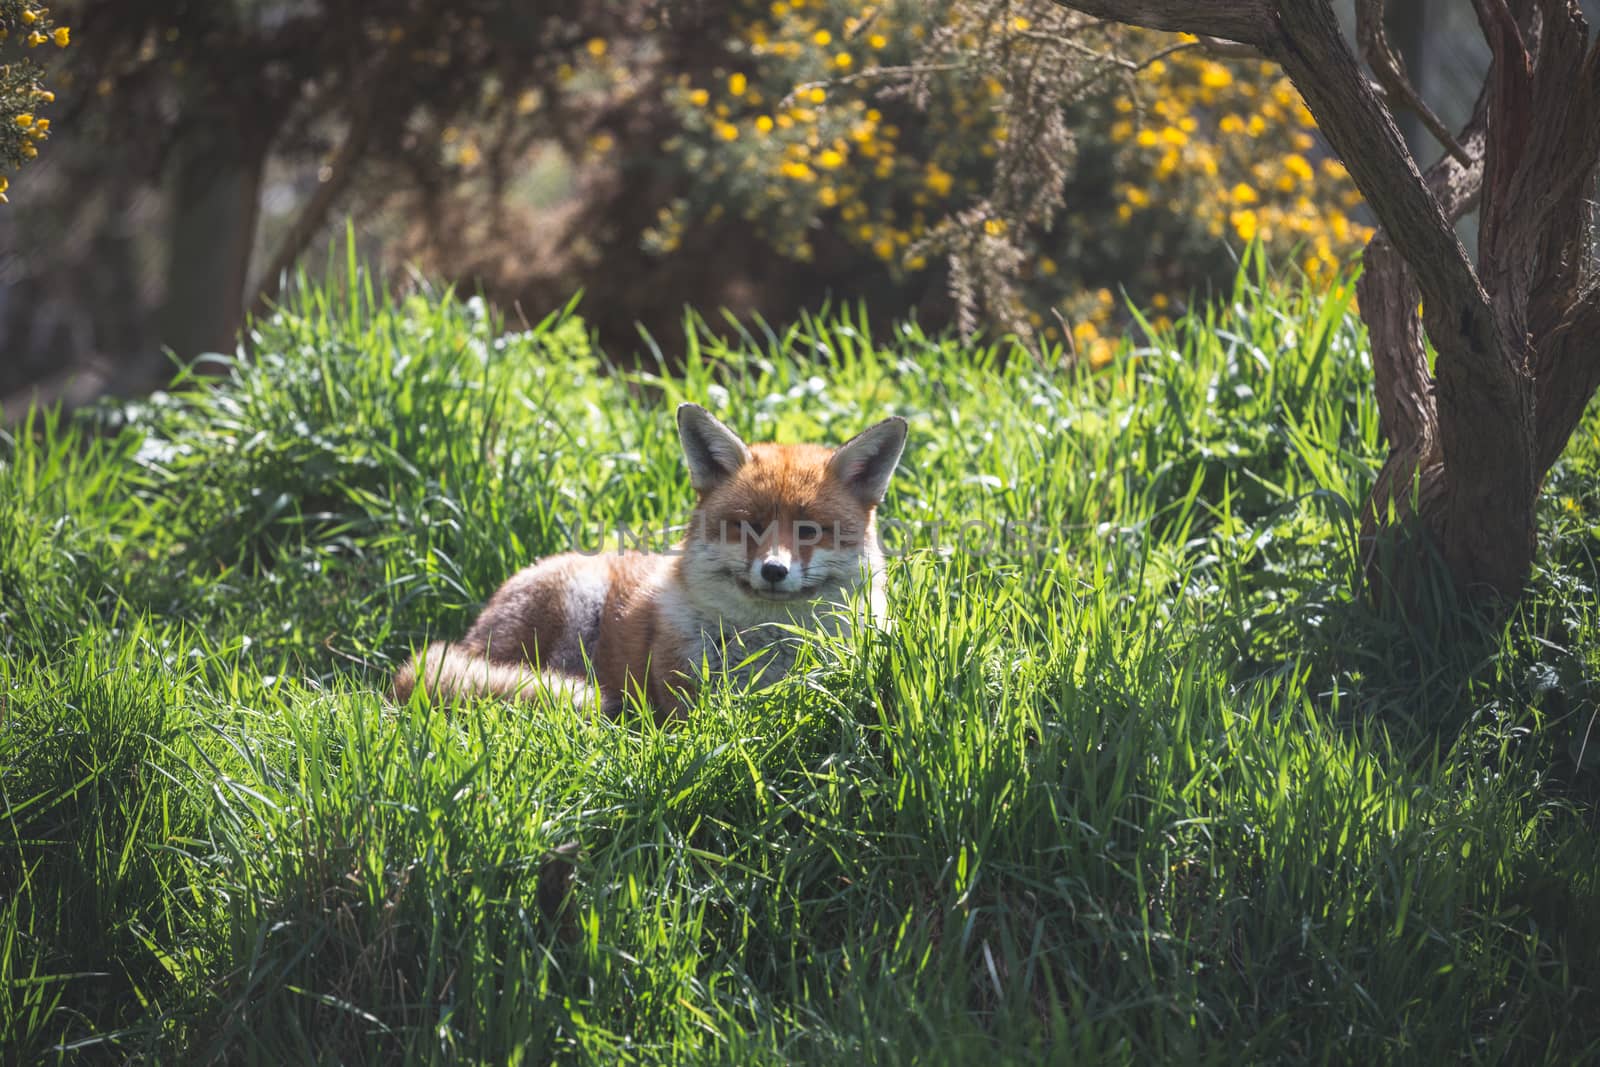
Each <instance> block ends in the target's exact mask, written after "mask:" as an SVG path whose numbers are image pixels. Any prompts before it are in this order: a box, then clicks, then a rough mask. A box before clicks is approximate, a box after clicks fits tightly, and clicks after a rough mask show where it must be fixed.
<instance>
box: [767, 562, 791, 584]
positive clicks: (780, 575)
mask: <svg viewBox="0 0 1600 1067" xmlns="http://www.w3.org/2000/svg"><path fill="white" fill-rule="evenodd" d="M761 577H763V578H765V579H766V580H767V581H769V582H771V583H772V584H773V585H777V584H778V583H779V582H781V581H783V580H784V579H785V578H787V577H789V568H788V567H786V566H784V565H783V564H782V563H779V562H778V561H777V560H773V559H769V560H767V561H766V562H765V563H763V564H762V565H761Z"/></svg>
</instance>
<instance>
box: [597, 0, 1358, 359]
mask: <svg viewBox="0 0 1600 1067" xmlns="http://www.w3.org/2000/svg"><path fill="white" fill-rule="evenodd" d="M726 34H727V36H726V39H725V41H724V42H723V46H724V51H725V62H723V63H721V64H718V65H715V66H713V67H712V68H711V69H709V70H707V71H704V72H699V76H696V75H691V74H689V73H684V74H682V75H680V76H679V78H678V85H677V92H676V94H675V96H674V102H675V103H676V105H677V108H678V111H679V115H680V117H681V121H682V123H683V132H682V133H681V134H680V135H678V136H675V137H673V138H671V139H670V140H669V141H668V142H667V147H668V148H669V150H670V151H671V153H672V155H671V158H672V159H673V160H674V162H675V163H676V164H677V165H678V166H679V167H680V168H681V169H682V171H683V173H684V175H685V176H686V179H687V180H686V182H685V186H684V189H683V191H682V194H681V195H680V196H678V197H677V198H676V199H675V200H673V201H672V202H671V203H670V204H669V205H666V206H664V207H663V209H662V211H661V217H660V221H659V223H658V224H657V225H656V226H655V227H654V228H652V230H651V231H650V232H649V233H648V234H647V235H646V247H647V248H650V249H652V250H655V251H657V252H663V251H670V250H671V249H672V248H674V247H676V245H677V244H678V242H679V241H680V239H681V235H682V233H683V231H684V230H685V229H686V228H688V227H692V226H695V225H698V224H700V223H701V221H702V220H713V221H714V220H716V219H717V218H718V217H719V216H720V215H721V214H722V213H724V212H729V213H734V214H737V215H738V216H739V217H740V218H741V219H742V220H744V221H745V222H748V223H753V224H754V225H755V226H756V228H757V230H758V231H759V232H760V233H761V234H763V235H764V236H765V237H766V238H767V239H768V240H770V241H771V243H772V245H773V246H774V249H775V251H776V252H777V253H778V254H780V255H782V256H785V257H787V258H790V259H792V260H795V261H798V262H809V261H811V260H813V259H814V258H815V257H816V256H817V254H818V252H817V249H818V246H819V243H822V242H835V243H838V242H842V243H843V244H844V245H846V246H847V247H848V248H850V249H851V250H852V251H854V252H856V253H858V254H859V255H860V256H861V257H863V258H866V259H869V260H872V261H876V262H877V263H878V264H881V269H882V270H883V271H884V272H886V273H887V274H888V275H889V276H890V278H892V279H894V280H895V281H896V282H905V283H909V282H913V281H914V280H915V279H916V278H918V277H922V276H926V275H927V273H928V272H930V271H934V270H936V269H937V268H938V267H939V266H941V265H947V266H948V279H949V286H950V289H951V292H952V294H953V296H954V298H955V302H956V305H957V310H958V314H959V318H960V321H961V324H962V326H963V327H964V328H965V329H969V330H970V329H972V328H973V327H975V326H976V325H978V323H979V321H980V319H981V318H987V320H988V321H989V322H990V323H996V324H999V325H1001V326H1004V327H1006V328H1009V329H1011V330H1013V331H1016V332H1019V333H1023V334H1034V335H1039V334H1042V335H1043V336H1044V337H1045V338H1051V339H1053V338H1058V337H1059V336H1060V331H1061V327H1062V326H1065V325H1066V324H1067V323H1076V326H1075V327H1074V328H1073V329H1072V331H1071V332H1072V333H1073V334H1074V337H1073V340H1074V342H1076V343H1077V345H1078V347H1085V348H1087V354H1088V355H1089V357H1090V358H1091V360H1093V361H1101V360H1103V359H1105V358H1106V357H1107V356H1108V354H1109V352H1110V344H1109V342H1107V341H1106V340H1104V339H1103V338H1102V337H1101V329H1102V328H1103V327H1104V325H1105V323H1106V319H1107V317H1108V316H1109V314H1110V313H1111V310H1112V307H1113V305H1114V301H1113V299H1112V296H1111V293H1110V292H1109V290H1108V289H1107V286H1112V285H1119V286H1121V287H1123V288H1125V289H1126V290H1127V291H1128V292H1129V293H1130V294H1132V295H1133V296H1134V297H1135V298H1136V299H1138V300H1140V301H1151V302H1155V303H1156V304H1157V305H1158V307H1159V305H1160V304H1161V303H1163V302H1164V300H1165V299H1167V298H1170V297H1172V296H1183V295H1184V294H1185V293H1186V292H1187V291H1189V290H1191V289H1193V288H1195V287H1197V286H1200V285H1202V284H1203V283H1205V282H1206V281H1207V280H1209V279H1211V278H1214V277H1216V276H1217V275H1218V273H1219V271H1226V270H1229V269H1231V267H1230V265H1229V264H1228V263H1227V262H1226V261H1225V260H1222V261H1220V262H1219V256H1218V252H1219V251H1220V250H1221V249H1222V247H1223V241H1222V239H1224V238H1231V239H1233V240H1235V241H1237V242H1240V243H1243V242H1248V241H1250V240H1252V239H1253V238H1255V237H1257V236H1259V237H1260V238H1261V239H1262V240H1263V242H1265V243H1266V244H1267V245H1268V247H1270V248H1272V249H1273V250H1274V251H1276V252H1278V253H1279V254H1280V255H1290V254H1292V255H1294V257H1295V258H1296V259H1297V260H1298V261H1299V262H1300V263H1301V264H1302V265H1303V266H1304V269H1305V270H1306V271H1307V272H1308V273H1309V274H1311V275H1312V277H1313V278H1317V277H1323V278H1325V277H1328V276H1330V275H1331V273H1332V271H1333V269H1334V268H1335V266H1336V265H1337V263H1338V262H1339V261H1340V258H1341V257H1343V256H1345V255H1348V254H1349V253H1351V252H1353V251H1354V250H1355V249H1357V248H1358V247H1359V246H1360V245H1361V244H1362V243H1364V242H1365V240H1366V239H1367V237H1368V236H1370V231H1369V230H1368V229H1367V228H1366V227H1364V226H1362V225H1359V224H1357V223H1355V222H1353V221H1352V220H1351V218H1350V217H1349V214H1348V212H1349V211H1351V210H1352V209H1353V208H1354V207H1355V206H1356V205H1357V204H1359V203H1360V196H1359V193H1357V192H1356V191H1355V189H1354V186H1353V184H1352V183H1351V182H1350V180H1349V177H1348V175H1347V174H1346V173H1345V171H1344V169H1343V168H1342V167H1341V166H1340V165H1339V164H1338V163H1337V162H1336V161H1334V160H1332V159H1324V160H1323V162H1322V163H1320V164H1317V163H1314V162H1313V161H1312V160H1313V159H1315V158H1316V156H1317V142H1316V138H1315V135H1314V134H1315V128H1316V123H1315V121H1314V119H1313V118H1312V116H1311V114H1310V112H1309V111H1308V110H1307V109H1306V107H1305V105H1304V104H1303V103H1302V102H1301V100H1300V98H1299V96H1298V94H1297V93H1296V92H1295V91H1294V89H1293V87H1292V86H1291V85H1290V83H1289V81H1288V79H1287V78H1285V77H1283V76H1282V75H1281V73H1280V72H1279V70H1278V68H1277V67H1276V66H1275V65H1274V64H1269V63H1263V62H1258V61H1234V60H1226V59H1218V58H1214V57H1213V56H1212V55H1211V54H1210V53H1209V52H1208V50H1207V48H1206V47H1205V46H1204V45H1203V44H1202V42H1200V41H1197V40H1196V39H1194V38H1192V37H1172V36H1170V35H1161V34H1154V33H1149V32H1145V31H1137V30H1132V29H1128V28H1125V27H1119V26H1112V25H1107V24H1104V23H1101V22H1098V21H1096V20H1092V19H1088V18H1086V17H1084V16H1082V15H1079V14H1077V13H1075V12H1069V11H1065V10H1063V9H1061V8H1058V7H1056V6H1055V5H1052V4H1049V3H1045V2H1032V0H1027V2H1016V0H998V2H997V0H976V2H974V0H957V2H953V3H942V4H933V5H926V4H913V3H909V2H901V3H885V4H880V5H869V6H866V7H862V6H861V5H860V4H856V3H846V2H837V0H793V2H791V0H776V2H773V3H770V4H768V3H760V4H737V5H733V9H732V11H731V12H730V16H729V18H728V22H727V27H726ZM598 54H600V55H604V54H605V52H604V50H603V49H600V50H598Z"/></svg>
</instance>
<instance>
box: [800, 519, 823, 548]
mask: <svg viewBox="0 0 1600 1067" xmlns="http://www.w3.org/2000/svg"><path fill="white" fill-rule="evenodd" d="M794 536H795V540H797V541H807V542H811V543H815V542H817V541H820V540H822V527H821V526H820V525H819V524H817V523H814V522H812V521H811V520H809V519H801V520H800V521H799V522H797V523H795V524H794Z"/></svg>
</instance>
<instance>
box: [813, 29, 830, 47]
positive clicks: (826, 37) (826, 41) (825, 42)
mask: <svg viewBox="0 0 1600 1067" xmlns="http://www.w3.org/2000/svg"><path fill="white" fill-rule="evenodd" d="M811 43H812V44H814V45H816V46H817V47H818V48H826V47H828V46H829V45H830V44H832V43H833V34H831V33H829V32H828V31H827V30H818V31H817V32H816V33H813V34H812V35H811Z"/></svg>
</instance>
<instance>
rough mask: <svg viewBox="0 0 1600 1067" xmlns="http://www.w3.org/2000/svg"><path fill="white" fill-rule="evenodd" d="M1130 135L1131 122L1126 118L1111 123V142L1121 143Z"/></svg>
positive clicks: (1131, 130)
mask: <svg viewBox="0 0 1600 1067" xmlns="http://www.w3.org/2000/svg"><path fill="white" fill-rule="evenodd" d="M1132 136H1133V123H1131V122H1129V121H1128V120H1127V119H1118V120H1117V121H1116V122H1113V123H1112V124H1111V140H1112V142H1113V143H1115V144H1121V143H1122V142H1123V141H1126V140H1127V139H1128V138H1130V137H1132Z"/></svg>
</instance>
